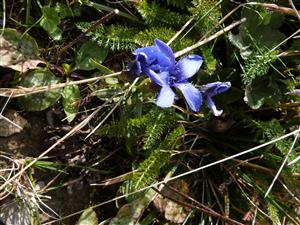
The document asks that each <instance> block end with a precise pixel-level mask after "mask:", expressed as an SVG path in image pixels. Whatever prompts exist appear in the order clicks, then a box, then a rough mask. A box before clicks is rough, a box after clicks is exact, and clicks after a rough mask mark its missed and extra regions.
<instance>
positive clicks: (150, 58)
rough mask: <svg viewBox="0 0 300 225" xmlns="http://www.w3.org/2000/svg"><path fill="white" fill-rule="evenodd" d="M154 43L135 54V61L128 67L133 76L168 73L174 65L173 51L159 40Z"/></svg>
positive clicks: (137, 50)
mask: <svg viewBox="0 0 300 225" xmlns="http://www.w3.org/2000/svg"><path fill="white" fill-rule="evenodd" d="M154 43H155V45H152V46H148V47H144V48H138V49H136V50H135V51H134V52H133V54H134V55H135V61H134V62H132V63H129V64H128V65H127V69H128V70H129V71H130V72H131V73H132V74H134V75H137V76H139V75H140V74H141V73H145V74H146V75H149V73H152V72H162V71H168V70H169V69H170V67H172V66H173V65H174V63H175V58H174V55H173V51H172V49H171V48H170V47H169V46H168V45H166V44H165V43H164V42H163V41H161V40H159V39H155V41H154Z"/></svg>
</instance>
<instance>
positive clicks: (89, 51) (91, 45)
mask: <svg viewBox="0 0 300 225" xmlns="http://www.w3.org/2000/svg"><path fill="white" fill-rule="evenodd" d="M107 53H108V50H107V49H105V48H101V47H99V46H98V45H97V44H96V43H95V42H92V41H89V42H86V43H84V44H83V45H82V46H81V48H80V49H79V51H78V53H77V56H76V60H75V69H78V70H93V69H96V68H97V66H96V65H95V62H96V63H99V64H101V63H102V62H103V61H104V59H105V58H106V56H107ZM93 61H95V62H93Z"/></svg>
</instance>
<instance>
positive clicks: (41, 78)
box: [18, 69, 61, 111]
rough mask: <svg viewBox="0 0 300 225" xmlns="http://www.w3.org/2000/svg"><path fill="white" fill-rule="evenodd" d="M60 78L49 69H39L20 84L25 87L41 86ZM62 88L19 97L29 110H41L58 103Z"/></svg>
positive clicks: (54, 82)
mask: <svg viewBox="0 0 300 225" xmlns="http://www.w3.org/2000/svg"><path fill="white" fill-rule="evenodd" d="M59 81H60V79H59V78H57V77H56V76H55V75H54V74H53V73H51V72H50V71H48V70H44V69H38V70H34V71H31V72H30V73H28V74H27V75H26V77H25V78H24V80H23V81H21V83H20V85H21V86H23V87H28V88H32V87H40V86H48V85H54V84H57V83H59ZM60 92H61V91H60V89H53V90H48V91H46V92H42V93H37V94H30V95H26V96H23V97H20V98H19V99H18V104H19V106H20V107H21V108H23V109H24V110H27V111H41V110H44V109H46V108H48V107H49V106H51V105H53V104H54V103H56V102H57V101H58V100H59V98H60V97H61V93H60Z"/></svg>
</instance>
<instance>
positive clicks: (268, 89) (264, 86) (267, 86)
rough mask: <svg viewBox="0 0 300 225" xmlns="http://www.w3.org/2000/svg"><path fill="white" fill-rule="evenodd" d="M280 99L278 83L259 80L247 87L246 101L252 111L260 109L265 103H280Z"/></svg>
mask: <svg viewBox="0 0 300 225" xmlns="http://www.w3.org/2000/svg"><path fill="white" fill-rule="evenodd" d="M280 97H281V94H280V91H279V89H278V87H277V85H276V83H274V82H272V81H269V80H260V79H259V80H256V81H255V82H253V83H252V84H249V85H247V86H246V89H245V97H244V101H245V102H246V103H247V104H248V105H249V106H250V107H251V108H252V109H258V108H260V107H261V106H262V105H263V104H264V103H269V104H268V105H274V104H276V103H279V101H280Z"/></svg>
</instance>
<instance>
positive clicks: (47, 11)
mask: <svg viewBox="0 0 300 225" xmlns="http://www.w3.org/2000/svg"><path fill="white" fill-rule="evenodd" d="M42 13H43V17H42V19H41V22H40V25H41V27H43V29H44V30H45V31H47V32H48V34H49V35H50V37H51V38H52V39H53V40H56V41H59V40H61V37H62V36H61V35H62V31H61V29H60V28H59V27H58V25H59V24H60V17H59V15H58V13H57V12H56V10H55V9H54V8H51V7H50V6H44V7H43V8H42Z"/></svg>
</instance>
